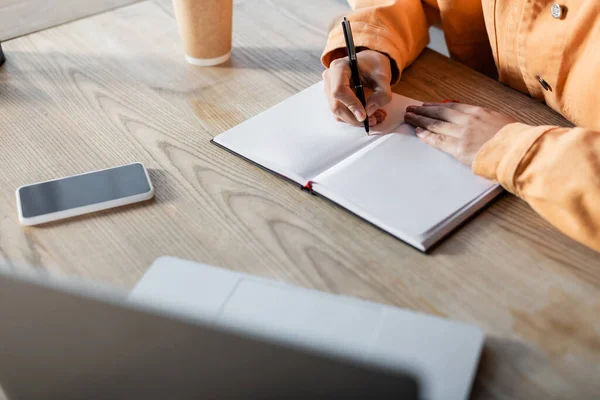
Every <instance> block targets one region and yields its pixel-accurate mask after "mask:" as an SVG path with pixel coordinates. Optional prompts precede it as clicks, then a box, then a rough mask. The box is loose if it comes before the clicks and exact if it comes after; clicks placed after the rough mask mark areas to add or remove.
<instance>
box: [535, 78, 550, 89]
mask: <svg viewBox="0 0 600 400" xmlns="http://www.w3.org/2000/svg"><path fill="white" fill-rule="evenodd" d="M535 78H536V79H537V80H538V82H539V83H540V85H542V87H543V88H544V90H546V91H548V90H550V85H548V82H546V81H545V80H544V78H542V77H541V76H539V75H536V76H535Z"/></svg>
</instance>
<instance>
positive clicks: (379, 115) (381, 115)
mask: <svg viewBox="0 0 600 400" xmlns="http://www.w3.org/2000/svg"><path fill="white" fill-rule="evenodd" d="M371 117H373V118H375V124H380V123H382V122H383V121H385V119H386V118H387V112H386V111H385V110H383V109H379V110H377V111H375V112H374V113H373V115H372V116H371ZM371 117H370V118H371Z"/></svg>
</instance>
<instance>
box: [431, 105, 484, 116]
mask: <svg viewBox="0 0 600 400" xmlns="http://www.w3.org/2000/svg"><path fill="white" fill-rule="evenodd" d="M423 105H424V106H428V107H432V106H433V107H444V108H449V109H451V110H456V111H460V112H462V113H465V114H473V113H475V112H477V111H478V110H479V108H480V107H477V106H472V105H469V104H461V103H423Z"/></svg>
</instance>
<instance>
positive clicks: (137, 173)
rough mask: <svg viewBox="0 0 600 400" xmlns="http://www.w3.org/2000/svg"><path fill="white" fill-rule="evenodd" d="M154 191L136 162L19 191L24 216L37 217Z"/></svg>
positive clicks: (142, 168) (27, 187) (24, 187)
mask: <svg viewBox="0 0 600 400" xmlns="http://www.w3.org/2000/svg"><path fill="white" fill-rule="evenodd" d="M150 190H151V187H150V182H149V181H148V177H147V175H146V170H145V168H144V166H143V165H142V164H139V163H136V164H129V165H124V166H122V167H116V168H111V169H106V170H103V171H96V172H90V173H87V174H83V175H77V176H70V177H67V178H62V179H57V180H55V181H50V182H41V183H36V184H33V185H29V186H23V187H21V188H20V189H19V197H20V201H21V213H22V215H23V217H24V218H33V217H37V216H40V215H44V214H50V213H55V212H59V211H65V210H69V209H72V208H77V207H83V206H89V205H92V204H97V203H104V202H107V201H111V200H116V199H120V198H124V197H131V196H135V195H138V194H143V193H148V192H149V191H150Z"/></svg>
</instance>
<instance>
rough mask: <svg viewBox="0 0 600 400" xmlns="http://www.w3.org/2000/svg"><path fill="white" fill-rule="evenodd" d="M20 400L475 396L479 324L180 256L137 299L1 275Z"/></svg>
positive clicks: (8, 350) (6, 346)
mask: <svg viewBox="0 0 600 400" xmlns="http://www.w3.org/2000/svg"><path fill="white" fill-rule="evenodd" d="M0 321H2V322H1V328H0V386H2V388H3V389H4V391H5V392H6V395H7V396H8V399H9V400H18V399H38V398H39V399H125V398H127V399H132V398H141V397H143V398H151V399H153V398H160V399H164V398H172V399H188V398H189V399H196V398H227V399H271V398H281V397H286V398H290V397H291V398H311V399H312V398H350V399H353V398H357V399H358V398H367V397H368V398H395V399H398V398H400V399H409V400H410V399H465V398H467V397H468V394H469V392H470V387H471V384H472V380H473V376H474V373H475V369H476V366H477V362H478V359H479V354H480V351H481V346H482V343H483V333H482V332H481V331H480V330H479V329H478V328H475V327H472V326H469V325H465V324H461V323H458V322H453V321H449V320H446V319H442V318H437V317H431V316H426V315H421V314H417V313H413V312H410V311H405V310H400V309H397V308H393V307H389V306H385V305H381V304H376V303H371V302H365V301H361V300H357V299H353V298H348V297H342V296H336V295H331V294H326V293H321V292H317V291H313V290H307V289H302V288H298V287H294V286H291V285H286V284H284V283H280V282H276V281H270V280H266V279H261V278H258V277H254V276H250V275H244V274H240V273H236V272H232V271H228V270H224V269H219V268H214V267H209V266H206V265H202V264H198V263H194V262H189V261H185V260H180V259H176V258H171V257H163V258H160V259H158V260H157V261H156V262H155V263H154V264H153V265H152V266H151V268H150V269H149V270H148V272H147V273H146V275H145V276H144V277H143V278H142V280H141V281H140V282H139V284H138V285H137V286H136V287H135V289H134V290H133V292H132V293H131V295H130V296H129V297H128V296H127V295H126V294H125V293H122V292H119V291H116V290H114V289H108V288H104V287H99V286H98V285H93V284H90V283H84V282H79V281H74V280H71V279H66V278H61V277H57V276H50V275H47V274H44V273H43V271H41V272H37V273H31V272H28V273H25V272H24V271H23V270H14V269H13V270H8V269H0Z"/></svg>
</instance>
